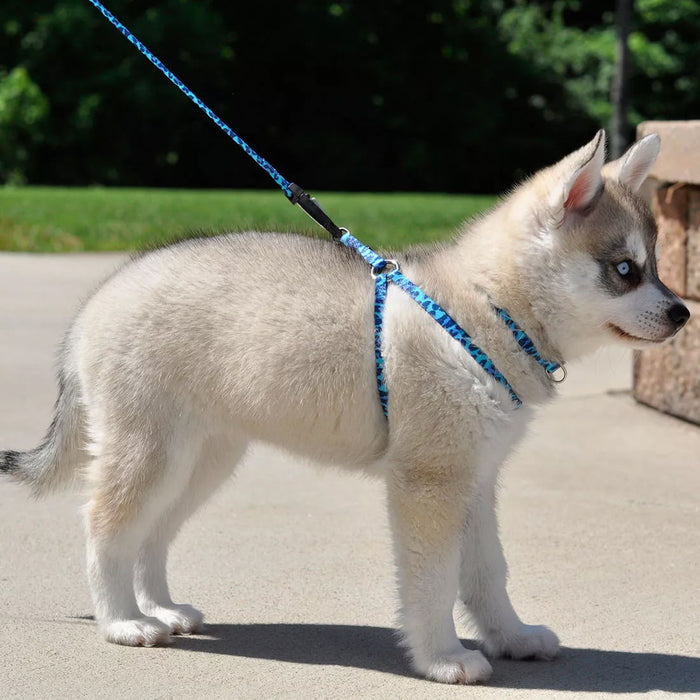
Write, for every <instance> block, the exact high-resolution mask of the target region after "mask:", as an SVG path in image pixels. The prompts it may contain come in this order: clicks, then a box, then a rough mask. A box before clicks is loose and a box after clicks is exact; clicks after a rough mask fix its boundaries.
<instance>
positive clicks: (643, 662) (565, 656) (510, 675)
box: [175, 624, 700, 693]
mask: <svg viewBox="0 0 700 700" xmlns="http://www.w3.org/2000/svg"><path fill="white" fill-rule="evenodd" d="M204 635H205V636H196V637H179V638H178V640H177V643H176V644H175V648H181V649H185V650H187V651H193V652H204V653H210V654H222V655H228V656H242V657H246V658H257V659H269V660H276V661H287V662H291V663H299V664H314V665H319V666H347V667H351V668H363V669H368V670H372V671H381V672H384V673H394V674H397V675H401V676H412V675H414V674H413V673H412V672H411V669H410V667H409V665H408V662H407V660H406V657H405V656H404V654H403V652H402V651H401V650H400V648H399V647H398V646H397V643H396V642H397V637H396V632H395V630H393V629H389V628H387V627H363V626H353V625H318V624H241V625H230V624H226V625H208V626H207V628H206V630H205V633H204ZM463 641H464V643H465V645H466V646H467V647H468V648H472V649H475V648H477V647H476V644H475V643H474V642H472V641H470V640H463ZM493 667H494V671H493V676H492V677H491V680H490V681H489V683H488V685H490V686H493V687H497V688H523V689H533V690H535V689H537V690H565V691H566V690H568V691H579V692H597V693H646V692H648V691H651V690H662V691H666V692H669V693H698V692H700V658H696V657H690V656H679V655H674V654H654V653H647V652H626V651H606V650H603V649H580V648H568V647H564V648H563V649H562V653H561V655H560V656H559V658H557V659H556V660H555V661H551V662H538V661H534V662H528V661H509V660H505V659H497V660H495V661H494V662H493Z"/></svg>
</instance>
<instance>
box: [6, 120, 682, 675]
mask: <svg viewBox="0 0 700 700" xmlns="http://www.w3.org/2000/svg"><path fill="white" fill-rule="evenodd" d="M604 141H605V139H604V135H603V134H602V132H601V133H599V134H598V135H597V136H596V138H595V139H594V140H593V141H592V142H591V143H589V144H588V145H586V146H584V147H583V148H582V149H580V150H579V151H576V152H575V153H573V154H571V155H570V156H568V157H567V158H566V159H564V160H563V161H561V162H560V163H558V164H557V165H555V166H553V167H552V168H549V169H546V170H544V171H541V172H540V173H538V174H537V175H535V176H534V177H533V178H532V179H531V180H530V181H528V182H526V183H525V184H524V185H522V186H521V187H519V188H518V189H516V190H515V191H514V192H513V193H512V194H511V195H510V196H509V197H508V198H506V199H505V200H503V202H502V203H501V204H500V205H499V206H498V207H497V208H496V209H495V210H494V211H492V212H491V213H489V214H488V215H486V216H484V217H483V218H481V219H480V220H478V221H476V222H474V223H471V224H469V225H467V226H465V228H464V230H463V231H462V232H461V234H460V235H459V237H458V238H457V239H456V240H455V242H454V243H450V244H444V245H441V246H437V247H433V248H426V249H424V250H416V251H409V252H406V253H404V254H401V253H397V254H393V255H392V257H394V258H397V259H398V260H399V261H400V263H401V269H402V271H403V272H404V274H406V275H407V276H408V277H409V278H410V279H412V280H413V281H414V282H416V283H417V284H418V285H420V286H421V287H422V288H423V289H424V290H425V291H426V292H427V293H428V294H429V295H431V296H432V297H433V298H434V299H436V300H437V301H438V302H439V303H441V304H442V305H443V306H444V307H445V308H446V309H447V310H448V312H449V313H450V314H451V315H452V316H453V317H454V318H455V319H456V320H457V321H458V322H459V323H460V324H461V325H462V326H463V327H464V328H465V329H467V331H468V332H469V333H470V334H472V336H473V338H474V341H475V342H476V343H477V344H478V345H479V346H480V347H481V348H483V349H484V350H485V351H486V353H487V354H488V355H489V356H490V357H491V358H492V359H493V360H494V362H495V364H496V366H497V367H498V368H499V370H500V371H501V372H502V373H503V374H504V375H505V376H506V377H507V378H508V380H509V381H510V382H511V384H512V386H513V387H514V389H515V391H516V392H517V393H518V394H519V396H520V398H521V399H522V400H523V403H524V406H523V408H521V409H519V410H516V409H515V406H514V405H513V403H512V402H511V400H510V398H509V397H508V394H507V393H506V391H505V390H504V388H503V387H502V386H501V385H499V384H497V383H496V382H494V381H493V380H492V378H491V377H490V376H489V375H487V374H486V373H485V372H484V371H483V370H482V369H481V368H480V367H479V366H478V365H477V364H476V363H475V362H474V360H472V358H471V357H470V356H469V355H468V354H467V353H466V352H465V351H464V349H463V348H462V347H461V346H460V345H459V344H458V343H457V342H456V341H455V340H453V339H452V338H451V337H450V336H449V335H448V334H447V333H446V332H445V331H444V330H443V329H442V328H440V327H439V326H438V325H437V324H436V323H435V321H434V320H433V319H432V318H430V317H429V316H428V315H427V314H426V313H425V312H424V311H423V310H422V309H421V308H420V307H419V306H418V305H416V304H415V303H414V302H413V301H412V300H411V299H410V298H409V297H408V296H407V295H406V294H405V293H404V292H403V291H401V290H400V289H397V288H394V287H391V288H390V289H389V294H388V299H387V304H386V313H385V331H384V353H385V358H386V376H387V383H388V387H389V391H390V399H389V407H390V415H389V420H388V422H387V420H386V419H385V417H384V415H383V413H382V409H381V406H380V403H379V400H378V396H377V387H376V380H375V361H374V341H373V313H372V311H373V280H372V278H371V275H370V270H369V268H368V267H367V265H366V263H365V262H364V261H363V260H362V259H361V258H360V257H359V256H358V255H357V254H356V253H354V252H353V251H350V250H347V249H344V248H342V247H341V246H339V245H336V244H333V243H330V242H327V241H323V240H315V239H310V238H304V237H300V236H296V235H291V234H285V235H279V234H260V233H246V234H235V235H228V236H221V237H217V238H212V239H204V240H191V241H187V242H183V243H179V244H177V245H174V246H172V247H169V248H164V249H161V250H157V251H155V252H151V253H148V254H146V255H144V256H142V257H140V258H138V259H135V260H134V261H132V262H130V263H129V264H127V265H126V266H125V267H124V268H123V269H121V270H120V271H119V272H118V273H116V274H115V275H113V276H112V277H111V278H110V279H108V280H107V281H106V282H105V283H104V284H103V285H102V287H101V288H100V289H99V290H98V291H97V292H96V293H95V294H94V296H93V297H92V298H91V299H90V300H89V301H88V302H87V304H86V305H85V307H84V308H83V309H82V311H81V312H80V314H79V315H78V317H77V320H76V321H75V323H74V324H73V326H72V328H71V329H70V331H69V333H68V336H67V340H66V349H65V352H64V359H63V369H62V377H63V379H62V381H63V384H64V388H63V393H62V396H64V397H65V396H70V397H72V398H71V400H70V402H69V404H66V401H65V400H63V404H61V403H59V414H58V415H57V418H56V422H55V425H54V427H53V429H52V430H53V432H52V433H50V435H49V438H48V439H47V442H46V443H45V445H44V446H42V447H40V448H38V449H37V450H35V451H34V452H32V453H26V454H25V455H23V456H21V457H20V458H19V469H18V472H17V474H16V476H17V477H18V478H20V479H23V480H25V481H28V482H30V483H32V484H34V485H35V488H36V489H37V490H38V491H42V490H48V489H49V488H52V487H54V486H57V485H59V484H60V483H61V482H63V481H66V480H67V479H68V478H69V477H70V476H71V474H72V472H74V471H75V469H76V468H77V467H81V466H82V474H83V476H84V478H85V479H86V480H87V483H88V484H89V492H90V500H89V503H88V504H87V506H86V527H87V538H88V576H89V581H90V588H91V591H92V595H93V599H94V603H95V612H96V618H97V620H98V622H99V624H100V627H101V629H102V631H103V633H104V635H105V637H106V638H107V639H108V640H109V641H112V642H117V643H120V644H128V645H152V644H159V643H165V642H167V641H168V639H169V636H170V634H171V633H172V632H175V633H178V632H179V633H189V632H193V631H196V630H197V629H198V628H199V627H200V625H201V623H202V614H201V613H199V612H198V611H196V610H195V609H194V608H191V607H189V606H182V605H176V604H174V603H173V602H172V600H171V598H170V595H169V592H168V586H167V582H166V576H165V562H166V556H167V549H168V544H169V542H170V541H171V539H172V538H173V536H174V535H175V533H176V532H177V530H178V528H179V527H180V525H181V524H182V522H184V520H185V519H186V518H187V517H188V516H189V515H190V514H191V513H192V512H193V511H194V510H195V509H196V508H197V507H198V506H199V505H200V504H201V503H202V502H204V501H205V500H206V498H207V497H208V496H209V495H210V493H211V492H213V491H214V490H215V489H216V488H217V487H218V486H219V485H220V484H221V483H222V482H223V481H224V480H225V479H226V478H227V477H228V476H229V475H230V474H231V473H232V471H233V470H234V468H235V465H236V463H237V462H238V461H239V459H240V458H241V457H242V456H243V454H244V453H245V450H246V447H247V445H248V444H249V443H250V442H251V441H254V440H263V441H267V442H269V443H272V444H275V445H278V446H279V447H281V448H284V449H286V450H289V451H291V452H294V453H297V454H300V455H303V456H305V457H309V458H312V459H315V460H317V461H319V462H321V463H326V464H334V465H339V466H343V467H347V468H349V469H354V470H358V471H363V472H365V473H368V474H372V475H375V476H377V477H378V478H381V479H384V480H385V481H386V485H387V493H388V505H389V517H390V521H391V529H392V532H393V538H394V548H395V556H396V564H397V570H398V581H399V593H400V599H401V610H400V625H401V631H402V634H403V639H404V642H405V645H406V647H407V649H408V652H409V654H410V657H411V660H412V663H413V665H414V668H415V670H416V671H417V672H419V673H421V674H423V675H425V676H426V677H428V678H430V679H433V680H437V681H442V682H446V683H472V682H475V681H483V680H486V679H487V678H488V677H489V675H490V673H491V667H490V665H489V663H488V661H487V660H486V658H485V657H484V656H483V655H482V653H481V652H479V651H468V650H466V649H464V648H463V647H462V645H461V643H460V641H459V639H458V637H457V634H456V632H455V626H454V622H453V618H452V609H453V604H454V603H455V599H456V598H457V597H458V596H459V597H460V598H461V600H462V601H464V603H465V604H466V606H467V609H468V610H469V612H470V613H471V615H472V617H473V619H474V621H475V623H476V625H477V627H478V630H479V632H480V634H481V636H482V639H483V645H484V650H485V652H486V653H487V654H489V655H508V656H512V657H515V658H523V657H531V656H534V657H540V658H552V657H554V656H555V655H556V654H557V652H558V650H559V642H558V639H557V637H556V635H555V634H554V633H553V632H552V631H550V630H549V629H547V628H546V627H541V626H530V625H525V624H523V623H522V622H521V621H520V619H519V617H518V615H517V614H516V612H515V611H514V610H513V607H512V606H511V604H510V601H509V598H508V594H507V592H506V563H505V560H504V557H503V553H502V550H501V545H500V542H499V539H498V527H497V523H496V514H495V501H496V482H497V475H498V470H499V467H500V465H501V463H502V462H503V460H504V459H505V458H506V456H507V454H508V452H509V451H510V449H511V448H512V446H513V445H514V444H515V443H516V442H517V441H518V440H519V439H520V438H521V437H522V435H523V433H524V432H525V428H526V425H527V423H528V421H529V420H530V418H531V417H532V415H533V408H534V407H535V406H537V405H539V404H542V403H543V402H545V401H546V400H548V399H550V398H551V397H552V396H553V395H554V393H555V392H554V387H553V384H552V383H551V382H550V381H549V380H548V378H547V377H546V376H545V374H544V372H543V370H542V369H541V368H540V367H539V366H538V365H537V364H536V363H535V362H534V361H533V359H532V358H530V357H529V356H528V355H526V354H525V353H524V352H522V351H521V350H520V349H519V348H518V346H517V344H516V343H515V341H514V339H513V337H512V335H511V333H510V331H509V330H508V329H507V328H506V326H505V325H504V324H503V323H502V322H501V321H500V320H499V319H498V318H497V317H496V315H495V314H494V312H493V309H492V304H497V305H500V306H503V307H505V308H507V309H508V310H509V312H510V313H511V315H512V316H513V317H514V318H515V319H516V321H517V322H518V324H520V326H521V327H523V328H524V329H525V330H526V331H527V333H528V334H529V335H530V336H531V338H532V339H533V340H534V341H535V344H536V345H537V347H538V349H539V351H540V353H541V354H542V356H543V357H546V358H547V359H549V360H556V361H560V362H564V361H566V360H569V359H572V358H574V357H577V356H578V355H580V354H582V353H584V352H587V351H590V350H592V349H593V348H595V347H597V346H599V345H601V344H602V343H605V342H610V341H615V340H619V339H620V334H619V333H617V332H616V331H613V330H611V328H610V326H609V325H608V324H609V323H613V324H614V325H615V326H616V327H617V328H619V329H621V330H622V331H623V332H626V333H629V334H630V335H633V336H638V337H639V338H641V340H639V341H638V342H659V341H661V340H663V339H665V338H667V337H669V336H670V335H672V334H673V333H674V332H675V330H676V328H675V327H672V325H671V324H670V322H669V321H668V319H667V318H666V316H667V310H668V308H669V307H670V306H671V305H673V304H675V303H677V302H678V300H677V299H676V297H675V296H674V295H672V294H671V292H669V291H668V290H667V289H665V288H664V287H663V286H662V285H661V284H660V283H659V281H658V278H657V277H656V274H655V269H654V270H651V267H649V270H646V271H645V275H646V276H645V279H644V281H643V283H642V284H641V285H640V286H639V287H638V288H637V291H634V292H631V293H630V294H626V293H625V294H619V295H615V294H613V293H611V290H610V289H606V288H604V287H602V286H601V282H600V269H602V268H601V267H600V266H601V264H602V263H601V262H600V261H599V260H598V261H597V260H596V258H595V256H599V255H600V254H601V253H600V251H602V250H607V247H606V246H607V244H608V243H609V242H610V241H612V240H613V239H617V238H620V235H621V240H622V242H623V245H624V242H625V240H627V238H630V240H631V238H632V237H634V236H637V237H638V238H639V236H643V238H641V239H640V240H642V241H646V238H648V237H651V238H653V232H652V233H650V232H649V230H648V227H649V225H650V224H649V218H648V214H645V213H644V212H645V210H644V207H643V206H642V205H641V204H640V202H639V201H638V200H637V199H636V197H635V195H634V194H633V191H632V190H633V189H634V188H635V187H636V186H638V185H639V184H640V183H641V180H643V179H644V178H643V177H642V175H645V174H646V171H648V168H649V167H651V163H652V162H653V158H650V157H649V149H648V147H646V148H645V147H644V146H642V148H641V150H640V148H639V147H637V148H636V155H635V150H633V151H631V152H630V154H629V155H628V156H627V161H626V162H624V163H622V164H620V163H618V164H617V166H613V167H617V168H618V170H617V171H615V173H613V176H612V179H610V180H608V181H606V183H605V187H604V188H603V181H602V179H601V167H602V164H603V159H604ZM642 143H643V142H642ZM654 145H656V142H654ZM647 146H648V144H647ZM654 157H655V153H654ZM620 173H621V174H620ZM630 173H631V175H630ZM625 177H626V178H627V180H625V179H624V178H625ZM630 178H632V179H630ZM358 233H359V235H360V237H361V235H362V234H361V232H358ZM645 237H646V238H645ZM651 238H650V240H651ZM651 245H652V251H653V241H651ZM621 252H622V254H624V252H625V251H621ZM632 253H634V251H632ZM632 253H630V255H631V254H632ZM638 254H639V251H637V255H638ZM650 257H653V252H652V253H650ZM608 262H609V264H610V265H613V264H614V263H615V262H616V260H612V259H611V260H610V261H608ZM649 265H651V262H650V263H649ZM606 269H607V268H606ZM611 274H613V275H614V274H616V273H614V272H613V273H611ZM643 313H646V314H647V315H648V314H652V315H653V317H654V319H655V320H654V323H651V325H649V328H652V326H653V329H652V330H651V331H650V330H648V329H647V330H646V331H644V329H643V328H642V326H641V325H640V323H639V322H638V317H639V316H640V314H643ZM645 318H646V317H645ZM645 328H646V327H645ZM645 332H646V335H645V334H644V333H645ZM623 342H630V341H629V339H626V340H624V341H623ZM64 404H65V405H64ZM79 426H82V427H79ZM76 445H81V446H82V447H83V448H84V450H83V454H85V455H86V456H85V457H83V458H81V457H80V455H79V454H78V453H77V452H76V449H75V446H76ZM42 450H43V451H42ZM299 575H300V576H301V575H303V573H302V572H300V573H299Z"/></svg>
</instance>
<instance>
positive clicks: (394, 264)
mask: <svg viewBox="0 0 700 700" xmlns="http://www.w3.org/2000/svg"><path fill="white" fill-rule="evenodd" d="M399 269H400V268H399V262H398V260H393V259H391V258H389V259H388V260H385V261H384V265H383V267H381V268H376V267H373V268H372V277H374V278H377V277H379V275H390V274H391V273H392V272H399Z"/></svg>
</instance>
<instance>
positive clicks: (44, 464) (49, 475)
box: [0, 372, 85, 496]
mask: <svg viewBox="0 0 700 700" xmlns="http://www.w3.org/2000/svg"><path fill="white" fill-rule="evenodd" d="M83 431H84V427H83V410H82V407H81V403H80V395H79V386H78V379H77V377H74V376H70V375H67V374H66V373H63V372H62V373H61V374H59V378H58V399H56V406H55V407H54V418H53V421H52V422H51V425H50V426H49V429H48V431H47V433H46V437H45V438H44V440H43V441H42V443H41V444H40V445H39V446H38V447H35V448H34V449H33V450H28V451H27V452H16V451H14V450H8V451H6V452H0V473H3V474H7V475H9V476H10V478H12V479H14V480H15V481H18V482H20V483H25V484H27V485H28V486H30V488H31V489H32V492H33V494H34V495H35V496H42V495H44V494H46V493H48V492H50V491H55V490H56V489H58V488H60V487H62V486H66V485H68V484H69V483H71V482H72V481H73V479H74V477H75V474H76V472H77V469H78V467H79V466H80V464H81V462H82V460H83V458H84V451H83V447H84V443H85V440H84V433H83Z"/></svg>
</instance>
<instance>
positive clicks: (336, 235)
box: [289, 182, 345, 242]
mask: <svg viewBox="0 0 700 700" xmlns="http://www.w3.org/2000/svg"><path fill="white" fill-rule="evenodd" d="M289 189H290V190H291V192H292V196H291V197H289V201H290V202H291V203H292V204H298V205H299V206H300V207H301V208H302V209H303V210H304V211H305V212H306V213H307V214H308V215H309V216H310V217H311V218H312V219H313V220H314V221H315V222H316V223H317V224H319V225H320V226H323V228H325V229H326V231H328V233H330V234H331V237H332V238H333V240H334V241H336V242H338V241H340V237H341V236H342V235H343V233H345V231H344V229H341V228H339V227H338V226H336V225H335V224H334V223H333V221H332V219H331V217H330V216H328V214H326V212H325V211H323V209H322V208H321V205H320V204H319V203H318V201H317V200H316V199H314V198H313V197H312V196H311V195H309V194H307V193H306V192H304V190H302V189H301V187H299V185H296V184H294V183H293V182H290V183H289Z"/></svg>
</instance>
